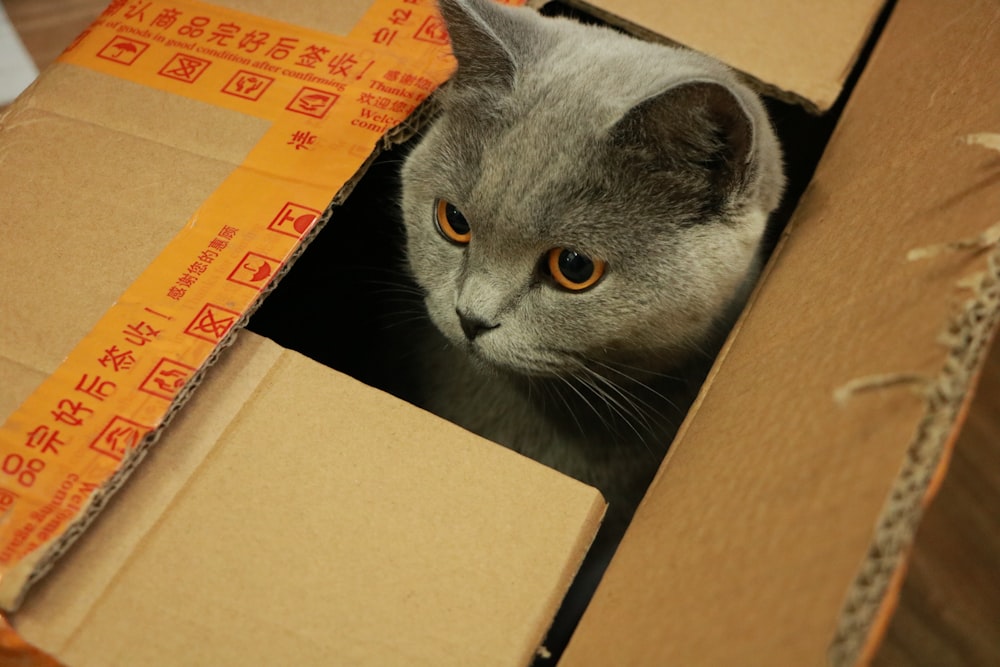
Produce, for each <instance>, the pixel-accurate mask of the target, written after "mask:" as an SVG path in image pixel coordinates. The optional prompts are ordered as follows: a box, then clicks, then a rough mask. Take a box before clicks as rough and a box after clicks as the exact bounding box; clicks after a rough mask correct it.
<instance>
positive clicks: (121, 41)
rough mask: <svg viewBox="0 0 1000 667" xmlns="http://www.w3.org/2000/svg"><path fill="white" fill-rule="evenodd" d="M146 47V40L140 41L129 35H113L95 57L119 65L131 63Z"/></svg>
mask: <svg viewBox="0 0 1000 667" xmlns="http://www.w3.org/2000/svg"><path fill="white" fill-rule="evenodd" d="M148 48H149V44H147V43H146V42H140V41H139V40H137V39H132V38H130V37H115V38H114V39H112V40H111V41H110V42H108V43H107V44H105V45H104V48H103V49H101V50H100V51H98V52H97V57H98V58H104V59H105V60H110V61H112V62H116V63H119V64H121V65H131V64H132V63H134V62H135V61H136V60H138V58H139V56H141V55H142V52H143V51H145V50H146V49H148Z"/></svg>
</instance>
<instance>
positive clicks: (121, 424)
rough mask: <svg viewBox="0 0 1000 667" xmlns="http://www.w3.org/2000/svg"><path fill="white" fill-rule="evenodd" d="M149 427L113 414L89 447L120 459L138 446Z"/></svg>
mask: <svg viewBox="0 0 1000 667" xmlns="http://www.w3.org/2000/svg"><path fill="white" fill-rule="evenodd" d="M149 431H150V428H149V427H148V426H143V425H142V424H140V423H138V422H134V421H132V420H131V419H125V418H124V417H119V416H117V415H115V416H114V417H113V418H112V419H111V421H109V422H108V424H107V426H105V427H104V429H103V430H102V431H101V434H100V435H98V436H97V439H95V440H94V441H93V442H92V443H90V448H91V449H93V450H94V451H98V452H100V453H102V454H105V455H107V456H110V457H111V458H113V459H115V460H117V461H121V460H122V459H123V458H125V455H126V454H128V452H129V451H131V450H133V449H135V448H136V447H138V446H139V443H140V442H141V441H142V438H143V437H144V436H145V435H146V434H147V433H149Z"/></svg>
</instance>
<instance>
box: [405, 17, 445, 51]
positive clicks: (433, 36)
mask: <svg viewBox="0 0 1000 667" xmlns="http://www.w3.org/2000/svg"><path fill="white" fill-rule="evenodd" d="M413 39H417V40H420V41H421V42H430V43H431V44H442V45H444V44H447V43H448V30H447V29H446V28H445V26H444V21H443V20H442V19H440V18H439V17H437V16H428V17H427V18H426V19H425V20H424V22H423V24H422V25H421V26H420V29H419V30H417V32H416V34H414V35H413Z"/></svg>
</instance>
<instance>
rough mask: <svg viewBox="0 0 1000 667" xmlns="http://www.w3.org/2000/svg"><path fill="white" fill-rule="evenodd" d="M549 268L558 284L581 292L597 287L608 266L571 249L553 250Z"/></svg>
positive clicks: (550, 252) (549, 258) (549, 255)
mask: <svg viewBox="0 0 1000 667" xmlns="http://www.w3.org/2000/svg"><path fill="white" fill-rule="evenodd" d="M548 268H549V273H550V274H552V279H553V280H555V281H556V284H558V285H559V286H560V287H562V288H564V289H568V290H570V291H571V292H579V291H581V290H585V289H587V288H588V287H592V286H593V285H595V284H596V283H597V281H598V280H600V279H601V277H602V276H603V275H604V271H605V269H606V268H607V264H606V263H605V262H604V261H603V260H600V259H592V258H590V257H588V256H587V255H584V254H583V253H579V252H576V251H575V250H570V249H569V248H553V249H552V250H550V251H549V254H548Z"/></svg>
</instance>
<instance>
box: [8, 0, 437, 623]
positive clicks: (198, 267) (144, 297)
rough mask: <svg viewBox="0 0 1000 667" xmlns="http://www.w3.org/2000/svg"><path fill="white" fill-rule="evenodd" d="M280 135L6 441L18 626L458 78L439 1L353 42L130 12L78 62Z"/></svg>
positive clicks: (110, 11)
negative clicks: (195, 385) (265, 307)
mask: <svg viewBox="0 0 1000 667" xmlns="http://www.w3.org/2000/svg"><path fill="white" fill-rule="evenodd" d="M61 61H62V62H64V63H72V64H74V65H79V66H82V67H87V68H90V69H93V70H97V71H99V72H102V73H105V74H108V75H111V76H115V77H119V78H124V79H128V80H130V81H134V82H137V83H140V84H143V85H146V86H150V87H153V88H157V89H159V90H163V91H166V92H169V93H172V94H176V95H182V96H186V97H191V98H195V99H198V100H201V101H204V102H207V103H210V104H212V105H216V106H219V107H224V108H226V109H230V110H234V111H237V112H241V113H245V114H250V115H253V116H256V117H260V118H265V119H268V120H270V121H272V123H273V124H272V125H271V127H270V129H269V131H268V132H267V133H266V134H265V135H264V137H263V139H262V140H261V141H260V142H259V144H258V145H257V146H256V147H255V148H254V149H253V150H252V151H251V152H250V153H249V155H248V156H247V157H246V159H245V161H244V162H243V164H241V165H240V166H239V167H238V168H236V169H235V171H233V172H232V174H231V175H230V176H229V178H228V179H227V180H226V181H225V182H224V183H223V184H222V185H221V187H220V188H219V189H218V190H217V191H216V192H215V193H214V194H213V195H212V196H211V197H210V198H209V199H208V200H207V201H206V202H205V203H204V204H203V205H202V206H201V207H200V208H199V210H198V211H197V212H196V213H195V214H194V215H193V216H192V218H191V219H190V220H189V221H188V223H187V225H185V226H184V228H183V230H182V231H181V232H180V233H179V234H178V235H177V236H176V237H175V238H174V239H173V240H172V241H171V242H170V244H169V245H168V246H167V247H166V248H165V249H164V250H163V252H162V253H161V254H160V256H159V257H157V259H156V260H155V261H153V263H152V264H151V265H150V266H149V267H148V268H147V269H146V270H145V271H144V272H143V273H142V274H141V275H140V276H139V278H138V279H137V280H136V281H135V282H134V283H133V284H132V285H131V286H130V287H129V288H128V290H127V291H126V292H125V293H124V294H122V295H121V297H120V298H119V300H118V301H117V302H116V303H115V304H114V306H113V307H112V308H111V309H110V310H109V311H108V312H107V313H106V314H105V315H104V316H103V317H102V318H101V320H100V321H99V322H98V324H97V325H96V326H95V327H94V329H93V330H92V331H91V332H90V333H89V334H88V335H87V336H86V337H85V338H84V339H83V340H82V341H80V343H79V344H78V345H77V347H76V348H75V349H74V350H73V351H72V352H71V353H70V354H69V356H68V357H67V358H66V360H65V361H64V362H63V363H62V365H60V366H59V367H58V369H57V370H56V371H55V373H54V374H53V375H52V376H50V377H49V378H48V379H47V380H45V381H44V382H43V383H42V384H41V386H39V387H38V388H37V389H36V390H35V391H34V393H33V394H31V396H30V397H29V398H28V399H27V401H26V402H25V403H24V404H23V405H21V407H20V408H18V410H16V411H15V412H14V414H12V415H11V416H10V417H9V418H8V420H7V421H6V423H4V424H3V426H2V428H0V508H2V510H3V512H4V514H3V519H2V522H0V608H3V609H6V610H12V609H15V608H16V607H17V606H18V604H19V603H20V600H21V599H22V597H23V595H24V593H25V591H26V590H27V588H28V587H29V586H30V584H31V583H33V581H34V580H35V579H36V578H38V577H39V576H41V575H42V574H44V571H45V569H47V566H48V565H49V564H51V562H52V560H53V559H54V558H55V557H57V556H58V555H59V554H60V553H61V552H62V550H63V549H65V547H66V546H67V544H68V543H69V542H71V541H72V539H73V538H74V537H75V536H76V535H78V534H79V533H80V532H82V530H83V528H84V527H85V526H86V524H87V522H89V520H91V519H92V518H93V516H94V515H95V514H96V511H97V510H98V509H99V508H98V507H97V506H96V505H97V504H95V503H94V500H95V498H96V497H99V496H95V493H97V492H99V491H100V490H102V489H108V488H114V486H115V484H117V483H118V482H119V481H120V479H121V478H123V476H124V475H126V474H127V473H128V471H129V470H130V469H131V466H132V465H134V463H135V462H136V460H137V456H138V455H139V452H140V451H141V449H140V448H141V446H144V445H146V444H148V443H149V442H151V440H152V438H153V436H155V434H156V433H157V432H158V429H159V428H160V426H161V425H162V424H163V422H164V419H165V417H166V416H167V415H168V412H169V411H170V410H171V409H172V406H173V404H174V403H175V402H177V401H178V400H179V397H181V394H182V390H183V389H184V388H185V386H187V385H189V384H190V383H191V381H192V379H193V378H194V377H195V375H196V373H198V372H199V371H200V370H201V369H202V368H203V367H204V366H205V365H206V364H207V362H209V361H210V358H211V356H212V354H213V353H214V352H215V351H216V349H217V348H218V347H219V346H220V344H222V343H223V341H225V340H226V339H227V337H228V336H229V335H230V333H231V332H232V331H233V330H234V329H235V328H237V327H238V326H239V325H240V323H241V320H242V318H243V317H244V314H245V313H246V312H247V310H248V308H250V306H251V305H252V304H253V303H254V302H255V301H256V300H257V299H258V297H259V295H260V294H261V291H262V290H263V289H264V288H265V287H266V286H267V285H268V284H269V283H270V282H271V280H272V279H273V277H274V276H275V275H276V274H277V273H278V271H279V269H280V268H281V267H282V265H283V264H284V263H285V262H287V260H288V258H289V257H290V255H291V254H292V253H293V252H294V251H295V250H296V248H297V247H298V246H299V245H300V243H301V241H302V238H303V237H304V236H305V235H306V234H307V233H308V232H309V231H310V230H311V229H312V228H313V227H314V226H315V224H316V222H317V221H318V220H319V218H320V216H321V215H322V212H323V211H324V209H325V208H326V207H327V205H328V203H329V201H330V199H331V196H332V195H333V194H334V193H336V192H337V191H338V190H339V189H340V188H341V187H342V186H343V185H344V184H345V183H346V182H348V181H349V180H350V179H351V178H353V177H354V175H355V174H356V173H357V172H358V171H359V169H360V168H361V167H362V166H363V164H364V162H365V161H366V160H367V159H368V157H369V156H370V155H371V153H372V152H373V148H374V146H375V145H376V143H377V141H378V140H379V138H380V137H381V136H382V135H383V134H384V133H385V132H386V131H387V130H388V129H390V128H392V127H393V126H395V125H396V124H398V123H400V122H402V121H403V120H404V119H405V118H406V117H407V116H408V115H409V114H410V112H412V111H413V110H414V109H415V108H416V106H417V105H418V104H419V103H420V102H421V101H422V100H423V99H424V98H426V96H427V95H429V94H430V93H431V92H432V91H433V89H434V88H435V87H436V86H437V85H439V84H440V83H441V82H442V81H444V80H445V79H446V78H447V76H448V75H449V74H450V72H451V70H452V69H453V67H454V61H453V59H452V58H451V56H450V53H449V49H448V46H447V35H446V33H445V31H444V26H443V23H442V21H441V19H440V17H439V16H438V15H437V10H436V8H435V6H434V4H433V3H432V2H431V1H430V0H375V1H374V2H373V3H372V5H371V8H370V9H369V11H368V12H367V13H366V14H365V16H364V17H363V18H362V19H361V21H360V22H359V23H358V24H357V25H356V26H355V28H354V29H353V30H352V31H351V33H350V34H349V35H347V36H333V35H328V34H324V33H320V32H316V31H312V30H309V29H306V28H301V27H296V26H293V25H288V24H285V23H280V22H277V21H273V20H269V19H265V18H261V17H258V16H253V15H250V14H245V13H241V12H237V11H233V10H230V9H226V8H221V7H215V6H211V5H207V4H203V3H201V2H197V1H196V0H149V1H145V0H144V1H141V2H125V1H124V0H116V1H115V2H112V3H111V5H110V6H109V7H108V8H107V9H106V10H105V11H104V13H103V14H101V16H100V17H99V18H98V20H97V21H96V22H95V23H94V24H93V25H92V26H91V27H90V28H89V29H88V30H86V31H85V32H84V33H83V34H82V35H80V37H79V38H78V39H77V40H76V41H75V42H74V43H73V44H72V45H71V46H70V47H69V48H68V49H67V50H66V52H65V53H64V54H63V56H62V57H61Z"/></svg>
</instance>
